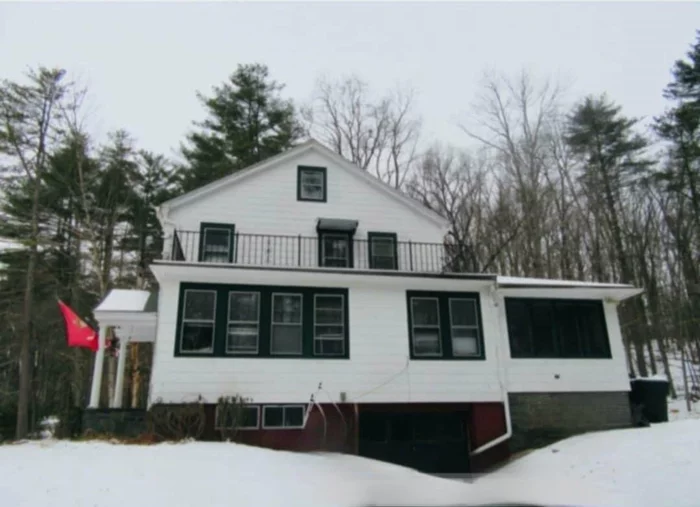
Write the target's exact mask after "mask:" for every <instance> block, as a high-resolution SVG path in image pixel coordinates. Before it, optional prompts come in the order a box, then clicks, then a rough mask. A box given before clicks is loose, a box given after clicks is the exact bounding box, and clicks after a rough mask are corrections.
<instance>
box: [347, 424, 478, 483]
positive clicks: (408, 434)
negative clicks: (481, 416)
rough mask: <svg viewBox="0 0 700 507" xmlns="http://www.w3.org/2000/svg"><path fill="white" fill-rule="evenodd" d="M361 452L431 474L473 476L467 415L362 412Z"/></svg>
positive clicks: (364, 454)
mask: <svg viewBox="0 0 700 507" xmlns="http://www.w3.org/2000/svg"><path fill="white" fill-rule="evenodd" d="M359 437H360V442H359V452H360V455H361V456H365V457H367V458H373V459H378V460H382V461H388V462H390V463H396V464H398V465H404V466H408V467H411V468H415V469H417V470H420V471H422V472H427V473H466V472H469V445H468V438H467V431H466V417H465V414H463V413H454V412H444V413H440V412H422V413H408V412H399V413H393V412H392V413H381V412H364V413H363V412H360V428H359Z"/></svg>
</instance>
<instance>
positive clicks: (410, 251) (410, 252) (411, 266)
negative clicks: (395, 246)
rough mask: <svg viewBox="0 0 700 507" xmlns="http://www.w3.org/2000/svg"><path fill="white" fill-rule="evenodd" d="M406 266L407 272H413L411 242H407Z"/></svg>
mask: <svg viewBox="0 0 700 507" xmlns="http://www.w3.org/2000/svg"><path fill="white" fill-rule="evenodd" d="M408 266H409V270H410V271H413V243H411V240H410V239H409V240H408Z"/></svg>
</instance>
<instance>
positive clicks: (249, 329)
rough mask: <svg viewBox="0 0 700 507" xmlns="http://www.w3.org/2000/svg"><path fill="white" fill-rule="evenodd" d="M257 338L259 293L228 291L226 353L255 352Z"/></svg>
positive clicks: (257, 345)
mask: <svg viewBox="0 0 700 507" xmlns="http://www.w3.org/2000/svg"><path fill="white" fill-rule="evenodd" d="M259 339H260V293H259V292H241V291H231V292H229V296H228V334H227V336H226V353H227V354H257V353H258V347H259Z"/></svg>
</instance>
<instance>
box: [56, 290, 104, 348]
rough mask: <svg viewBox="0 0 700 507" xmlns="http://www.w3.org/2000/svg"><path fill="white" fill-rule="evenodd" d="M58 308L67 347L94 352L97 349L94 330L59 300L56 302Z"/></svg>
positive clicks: (97, 344) (97, 343)
mask: <svg viewBox="0 0 700 507" xmlns="http://www.w3.org/2000/svg"><path fill="white" fill-rule="evenodd" d="M58 306H59V308H60V309H61V313H62V314H63V322H64V324H65V328H66V339H67V340H68V346H69V347H86V348H88V349H90V350H92V351H93V352H95V351H96V350H97V348H98V347H99V342H98V339H97V333H96V332H95V330H94V329H92V328H91V327H90V326H88V325H87V324H86V323H85V321H84V320H83V319H81V318H80V317H78V315H76V313H75V312H74V311H73V310H71V308H70V307H69V306H68V305H67V304H65V303H64V302H63V301H61V300H60V299H59V300H58Z"/></svg>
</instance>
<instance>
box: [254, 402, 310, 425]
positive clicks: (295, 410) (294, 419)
mask: <svg viewBox="0 0 700 507" xmlns="http://www.w3.org/2000/svg"><path fill="white" fill-rule="evenodd" d="M303 427H304V405H266V406H264V407H263V428H264V429H298V428H303Z"/></svg>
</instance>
